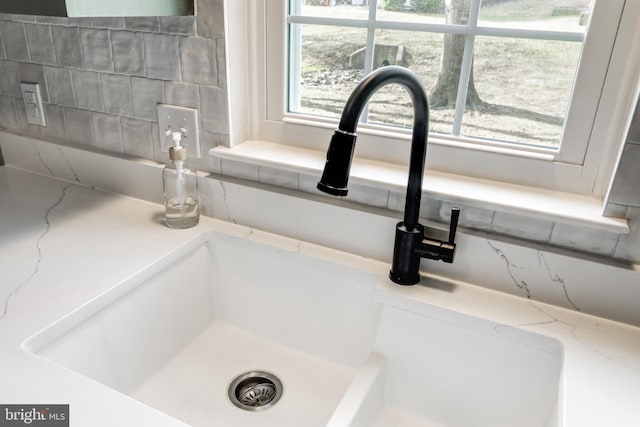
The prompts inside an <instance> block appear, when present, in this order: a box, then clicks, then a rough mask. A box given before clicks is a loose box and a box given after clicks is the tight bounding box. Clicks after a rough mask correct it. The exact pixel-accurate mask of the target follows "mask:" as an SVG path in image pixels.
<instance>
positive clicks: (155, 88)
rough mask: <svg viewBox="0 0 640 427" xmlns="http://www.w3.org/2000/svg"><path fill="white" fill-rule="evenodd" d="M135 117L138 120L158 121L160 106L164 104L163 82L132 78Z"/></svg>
mask: <svg viewBox="0 0 640 427" xmlns="http://www.w3.org/2000/svg"><path fill="white" fill-rule="evenodd" d="M131 91H132V94H133V115H134V116H135V117H136V118H138V119H146V120H151V121H157V120H158V106H157V105H158V104H162V103H164V86H163V84H162V81H161V80H153V79H144V78H141V77H131Z"/></svg>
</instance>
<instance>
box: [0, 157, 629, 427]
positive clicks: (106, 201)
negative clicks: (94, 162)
mask: <svg viewBox="0 0 640 427" xmlns="http://www.w3.org/2000/svg"><path fill="white" fill-rule="evenodd" d="M162 220H163V208H162V206H160V205H157V204H154V203H149V202H145V201H142V200H139V199H134V198H131V197H126V196H121V195H117V194H114V193H108V192H104V191H98V190H95V189H92V188H90V187H87V186H84V185H80V184H77V183H73V182H69V181H59V180H55V179H51V178H48V177H44V176H40V175H36V174H31V173H27V172H24V171H21V170H18V169H14V168H11V167H6V166H5V167H0V236H1V237H2V239H1V240H0V265H2V270H3V278H2V280H1V281H0V403H1V404H11V403H16V404H17V403H20V404H43V403H46V404H56V403H60V404H69V405H70V408H71V424H72V425H75V426H95V427H100V426H116V425H117V426H121V425H131V426H143V425H153V426H183V425H185V424H184V423H182V422H180V421H177V420H175V419H173V418H171V417H169V416H167V415H164V414H162V413H161V412H159V411H157V410H155V409H153V408H150V407H148V406H145V405H144V404H142V403H140V402H138V401H136V400H134V399H132V398H130V397H128V396H125V395H123V394H120V393H118V392H116V391H114V390H111V389H109V388H107V387H105V386H103V385H101V384H99V383H97V382H95V381H93V380H91V379H88V378H86V377H83V376H81V375H80V374H77V373H75V372H73V371H70V370H68V369H66V368H63V367H60V366H58V365H55V364H54V363H52V362H50V361H48V360H45V359H43V358H41V357H39V356H37V355H34V354H31V353H29V352H28V351H27V350H25V349H24V348H23V343H24V342H25V341H26V340H28V339H29V338H30V337H32V336H33V335H34V334H37V333H38V332H39V331H41V330H42V329H43V328H45V327H47V326H49V325H50V324H52V323H53V322H55V321H57V320H59V319H60V318H62V317H63V316H65V315H66V314H68V313H70V312H71V311H72V310H74V309H76V308H77V307H80V306H82V305H84V304H86V303H87V302H88V301H91V300H92V299H93V298H95V297H96V296H98V295H100V294H102V293H104V292H106V291H108V290H109V289H111V288H113V287H114V286H117V285H118V284H119V283H122V282H123V281H126V280H127V279H128V278H130V277H132V276H134V275H135V274H136V273H138V272H140V271H141V270H143V269H144V268H145V267H147V266H148V265H150V264H152V263H153V262H154V261H156V260H158V259H159V258H161V257H163V256H166V255H167V254H170V253H171V252H172V251H173V250H175V249H176V248H177V247H179V246H181V245H184V244H187V243H188V242H189V241H191V240H193V239H196V238H198V236H199V235H201V234H202V233H203V232H205V231H210V230H214V231H218V232H221V233H227V234H232V235H237V236H252V237H251V238H261V239H272V240H273V241H277V240H278V239H285V240H290V239H286V238H280V237H277V236H273V235H270V234H268V233H263V232H259V231H255V232H253V233H248V232H247V231H250V230H249V229H248V228H246V227H243V226H240V225H235V224H231V223H228V222H224V221H219V220H215V219H211V218H207V217H202V218H201V222H200V224H199V225H198V226H196V227H194V228H192V229H187V230H171V229H168V228H167V227H165V226H164V224H163V222H162ZM248 238H249V237H248ZM274 239H275V240H274ZM328 251H329V250H328ZM347 258H348V256H347ZM353 261H354V263H359V265H360V266H362V267H363V268H371V269H374V271H376V272H377V271H380V272H385V273H386V269H387V267H386V265H384V264H383V263H380V262H378V261H374V260H370V259H367V258H363V257H358V256H353ZM381 286H383V287H386V286H387V285H381ZM388 286H389V288H388V289H386V291H388V292H387V294H388V297H389V298H394V297H398V298H401V299H402V300H403V301H405V302H407V301H408V302H407V303H410V304H414V305H415V304H418V305H419V304H429V305H431V306H441V307H444V308H447V309H451V310H456V311H459V312H461V313H465V314H469V315H472V316H478V317H482V318H485V319H488V320H491V321H494V322H498V323H501V324H505V325H510V326H515V327H518V328H521V329H525V330H528V331H532V332H537V333H540V334H543V335H546V336H549V337H553V338H555V339H558V340H559V341H560V342H561V343H562V344H563V347H564V358H565V359H564V368H563V373H562V375H563V390H562V393H563V395H564V397H563V404H564V424H563V425H564V426H572V427H585V426H594V427H596V426H597V427H601V426H638V425H640V405H638V398H639V396H640V328H637V327H634V326H630V325H625V324H622V323H618V322H614V321H610V320H606V319H603V318H599V317H595V316H590V315H586V314H582V313H578V312H575V311H571V310H567V309H564V308H559V307H556V306H552V305H548V304H544V303H539V302H535V301H532V300H528V299H526V298H520V297H515V296H510V295H507V294H503V293H499V292H496V291H492V290H488V289H484V288H480V287H476V286H470V285H465V284H458V287H457V290H456V292H455V293H453V294H452V293H447V292H439V291H438V289H437V288H436V287H429V286H414V287H397V286H391V285H388ZM522 369H527V366H523V367H522ZM105 414H108V415H105Z"/></svg>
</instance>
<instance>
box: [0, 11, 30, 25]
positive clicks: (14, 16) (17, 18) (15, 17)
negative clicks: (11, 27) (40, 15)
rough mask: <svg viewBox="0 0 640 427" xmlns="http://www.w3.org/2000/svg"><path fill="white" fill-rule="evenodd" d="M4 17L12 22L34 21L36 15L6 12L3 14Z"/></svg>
mask: <svg viewBox="0 0 640 427" xmlns="http://www.w3.org/2000/svg"><path fill="white" fill-rule="evenodd" d="M3 15H4V16H5V17H6V19H5V20H6V21H14V22H31V23H33V22H36V18H37V17H36V16H33V15H23V14H20V13H7V14H3Z"/></svg>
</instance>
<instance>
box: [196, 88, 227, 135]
mask: <svg viewBox="0 0 640 427" xmlns="http://www.w3.org/2000/svg"><path fill="white" fill-rule="evenodd" d="M200 120H201V124H200V127H202V128H203V129H206V130H208V131H211V132H216V133H229V118H228V110H227V91H226V90H224V89H220V88H217V87H207V86H200Z"/></svg>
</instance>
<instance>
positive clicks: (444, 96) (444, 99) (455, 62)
mask: <svg viewBox="0 0 640 427" xmlns="http://www.w3.org/2000/svg"><path fill="white" fill-rule="evenodd" d="M444 6H445V16H446V22H447V24H461V25H467V24H468V21H469V8H470V6H471V0H444ZM464 45H465V36H464V35H463V34H445V35H444V48H443V50H442V58H441V60H440V71H439V72H438V79H437V80H436V83H435V84H434V86H433V87H432V88H431V96H430V104H431V107H433V108H455V105H456V98H457V95H458V85H459V81H460V69H461V68H462V56H463V54H464ZM482 104H483V102H482V99H480V96H479V95H478V92H476V88H475V85H474V83H473V64H472V65H471V76H470V79H469V88H468V90H467V99H466V106H467V108H471V109H474V110H476V109H478V108H479V107H480V106H481V105H482Z"/></svg>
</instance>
